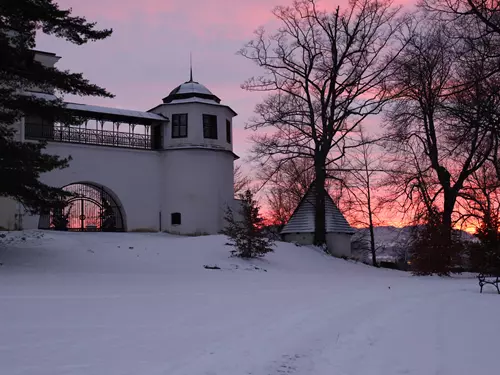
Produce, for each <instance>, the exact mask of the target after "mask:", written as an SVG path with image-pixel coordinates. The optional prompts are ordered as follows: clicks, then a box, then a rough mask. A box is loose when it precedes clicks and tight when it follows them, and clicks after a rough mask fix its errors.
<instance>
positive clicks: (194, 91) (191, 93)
mask: <svg viewBox="0 0 500 375" xmlns="http://www.w3.org/2000/svg"><path fill="white" fill-rule="evenodd" d="M190 98H201V99H205V100H209V101H213V102H214V103H220V99H219V98H218V97H217V96H216V95H214V94H213V93H212V92H211V91H210V90H209V89H207V88H206V87H205V86H203V85H202V84H201V83H199V82H195V81H193V79H192V77H191V79H190V80H189V81H186V82H184V83H183V84H181V85H179V86H177V87H176V88H175V89H173V90H172V91H171V92H170V94H168V96H166V97H165V98H163V103H175V102H176V101H178V100H182V101H183V102H186V100H185V99H190Z"/></svg>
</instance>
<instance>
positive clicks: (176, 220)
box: [171, 212, 181, 225]
mask: <svg viewBox="0 0 500 375" xmlns="http://www.w3.org/2000/svg"><path fill="white" fill-rule="evenodd" d="M171 216H172V218H171V221H172V225H181V213H180V212H173V213H172V215H171Z"/></svg>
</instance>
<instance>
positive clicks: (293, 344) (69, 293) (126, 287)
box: [0, 231, 500, 375]
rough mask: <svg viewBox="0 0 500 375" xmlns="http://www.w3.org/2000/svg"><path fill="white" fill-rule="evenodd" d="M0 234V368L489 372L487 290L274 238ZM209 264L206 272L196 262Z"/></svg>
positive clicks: (493, 344)
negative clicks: (272, 244)
mask: <svg viewBox="0 0 500 375" xmlns="http://www.w3.org/2000/svg"><path fill="white" fill-rule="evenodd" d="M224 242H225V241H224V238H223V237H222V236H209V237H196V238H194V237H193V238H181V237H174V236H168V235H165V234H156V233H154V234H153V233H151V234H147V233H143V234H139V233H122V234H118V233H57V232H37V231H34V232H25V233H8V234H6V236H5V237H4V238H0V262H1V263H2V266H0V318H1V320H0V321H1V322H2V324H1V325H0V374H2V375H3V374H5V375H63V374H64V375H69V374H71V375H73V374H74V375H84V374H85V375H202V374H203V375H239V374H241V375H249V374H253V375H274V374H277V375H284V374H318V375H323V374H324V375H355V374H359V375H378V374H380V375H392V374H394V375H396V374H419V375H428V374H441V375H461V374H464V375H465V374H467V375H470V374H479V373H484V374H496V373H498V369H499V364H498V352H499V349H498V348H499V346H498V345H499V338H500V323H499V319H500V296H499V295H497V294H495V293H496V291H495V293H493V290H492V289H487V290H486V291H485V293H483V294H479V287H478V285H477V281H476V280H475V279H473V278H472V277H461V278H437V277H427V278H417V277H412V276H409V275H408V274H406V273H403V272H399V271H393V270H387V269H374V268H371V267H369V266H366V265H363V264H354V263H351V262H346V261H344V260H339V259H334V258H331V257H328V256H326V255H325V254H322V253H320V252H317V251H315V250H313V249H311V248H308V247H297V246H294V245H290V244H284V243H279V244H278V245H277V249H276V252H275V253H273V254H270V255H269V256H267V257H266V258H265V259H263V260H256V261H253V262H245V261H242V260H238V259H234V258H228V254H229V252H228V248H227V247H224ZM204 265H211V266H213V265H217V266H219V267H220V268H221V269H220V270H209V269H205V268H204V267H203V266H204Z"/></svg>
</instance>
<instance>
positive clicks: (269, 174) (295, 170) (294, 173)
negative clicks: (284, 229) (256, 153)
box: [258, 158, 314, 226]
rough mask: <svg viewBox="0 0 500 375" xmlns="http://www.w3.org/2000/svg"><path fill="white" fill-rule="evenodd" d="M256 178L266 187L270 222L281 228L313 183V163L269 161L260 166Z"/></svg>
mask: <svg viewBox="0 0 500 375" xmlns="http://www.w3.org/2000/svg"><path fill="white" fill-rule="evenodd" d="M277 164H278V165H277ZM258 178H259V180H260V181H262V183H263V184H266V187H267V188H266V198H267V203H268V206H269V209H270V216H271V219H272V221H273V222H274V223H275V224H278V225H280V226H283V225H285V224H286V223H287V222H288V220H289V219H290V217H291V216H292V214H293V211H294V210H295V209H296V208H297V206H298V205H299V202H300V201H301V200H302V198H303V197H304V195H305V194H306V192H307V190H308V189H309V187H310V186H311V184H312V183H313V181H314V163H313V162H312V160H311V159H306V158H295V159H289V160H285V161H282V162H280V161H274V160H270V161H268V163H267V164H265V165H262V166H261V168H260V172H259V174H258Z"/></svg>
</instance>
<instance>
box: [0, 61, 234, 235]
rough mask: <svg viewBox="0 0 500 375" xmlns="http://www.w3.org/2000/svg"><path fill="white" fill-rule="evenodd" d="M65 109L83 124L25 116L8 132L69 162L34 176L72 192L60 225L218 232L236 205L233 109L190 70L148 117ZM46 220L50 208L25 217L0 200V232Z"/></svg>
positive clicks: (50, 218) (50, 221)
mask: <svg viewBox="0 0 500 375" xmlns="http://www.w3.org/2000/svg"><path fill="white" fill-rule="evenodd" d="M36 59H37V60H38V61H40V62H42V63H43V64H45V65H47V66H54V64H55V63H56V62H57V61H58V60H59V57H58V56H56V55H55V54H52V53H46V52H37V53H36ZM29 94H32V95H39V96H40V95H41V96H43V97H46V98H48V99H50V98H53V97H54V96H53V95H52V94H50V93H41V92H30V93H29ZM66 106H67V108H68V109H70V110H71V111H73V112H75V113H77V114H79V115H81V116H83V117H85V119H86V122H85V123H84V124H82V125H79V126H62V125H60V124H57V123H53V122H51V121H47V120H46V119H41V118H39V117H37V116H36V115H27V116H26V117H25V118H23V119H22V121H21V122H20V123H19V124H17V125H16V126H17V130H18V135H17V136H18V137H19V138H18V139H19V140H21V141H23V142H24V141H25V142H30V141H36V140H44V141H47V142H48V146H47V148H46V149H45V152H46V153H49V154H56V155H60V156H63V157H66V156H71V157H72V160H71V161H70V166H69V167H68V168H66V169H62V170H55V171H51V172H49V173H45V174H43V175H42V176H41V181H42V182H44V183H46V184H49V185H52V186H57V187H64V188H65V189H66V190H68V191H72V192H74V193H75V194H76V195H77V196H76V197H75V198H72V199H71V201H70V204H69V206H68V208H66V210H65V214H67V215H69V217H68V220H69V221H68V227H69V229H71V230H101V229H102V230H117V231H134V230H151V231H169V232H174V233H180V234H196V233H198V234H201V233H208V234H213V233H217V232H219V231H220V230H221V229H222V228H223V226H224V212H225V209H226V207H227V206H233V205H234V204H235V201H234V192H233V162H234V160H235V159H237V158H238V157H237V156H236V155H235V154H234V153H233V145H232V124H233V122H232V121H233V117H234V116H236V113H235V112H234V111H233V110H232V109H231V108H229V107H228V106H226V105H223V104H221V100H220V99H219V98H218V97H217V96H216V95H214V94H213V93H212V92H210V90H208V89H207V88H206V87H205V86H203V85H202V84H200V83H198V82H194V81H193V79H192V74H191V79H190V80H189V81H187V82H185V83H183V84H181V85H179V86H178V87H176V88H175V89H174V90H172V91H171V92H170V94H168V95H167V96H166V97H165V98H164V99H163V102H162V103H161V104H159V105H157V106H155V107H154V108H152V109H150V110H149V111H147V112H141V111H132V110H122V109H116V108H107V107H99V106H92V105H84V104H75V103H67V104H66ZM55 216H57V215H56V212H55V211H54V210H53V209H47V210H46V211H45V213H44V214H42V215H41V216H40V215H36V216H31V215H27V214H25V213H24V209H23V207H21V206H20V205H19V204H18V203H16V202H13V201H12V200H10V199H6V198H0V227H4V228H8V229H14V228H23V229H34V228H40V229H48V228H51V227H53V226H54V221H55V220H54V218H55Z"/></svg>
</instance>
